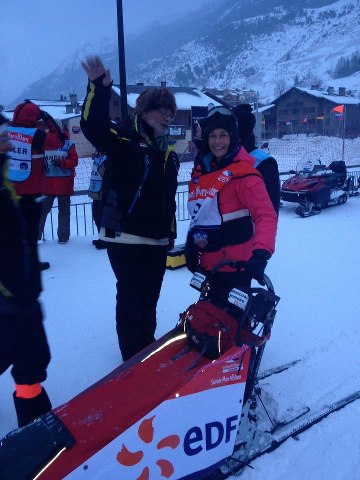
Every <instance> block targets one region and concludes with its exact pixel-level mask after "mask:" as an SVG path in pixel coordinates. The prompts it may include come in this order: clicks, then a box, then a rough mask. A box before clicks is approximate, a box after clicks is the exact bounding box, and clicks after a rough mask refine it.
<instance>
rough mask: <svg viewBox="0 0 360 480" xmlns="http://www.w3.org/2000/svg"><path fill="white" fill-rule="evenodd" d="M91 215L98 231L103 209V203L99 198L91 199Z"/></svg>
mask: <svg viewBox="0 0 360 480" xmlns="http://www.w3.org/2000/svg"><path fill="white" fill-rule="evenodd" d="M91 209H92V216H93V219H94V222H95V225H96V228H97V231H98V232H100V226H101V216H102V211H103V204H102V201H101V200H93V202H92V204H91Z"/></svg>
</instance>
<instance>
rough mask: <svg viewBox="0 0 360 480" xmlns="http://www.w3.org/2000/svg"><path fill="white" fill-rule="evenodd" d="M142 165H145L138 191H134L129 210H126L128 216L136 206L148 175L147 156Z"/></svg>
mask: <svg viewBox="0 0 360 480" xmlns="http://www.w3.org/2000/svg"><path fill="white" fill-rule="evenodd" d="M144 163H145V168H144V174H143V176H142V178H141V182H140V185H139V186H138V189H137V190H136V193H135V195H134V198H133V199H132V202H131V205H130V208H129V210H128V214H130V213H131V212H132V211H133V210H134V207H135V205H136V202H137V201H138V200H139V198H140V195H141V190H142V187H143V186H144V183H145V181H146V178H147V176H148V174H149V164H150V160H149V156H148V155H145V157H144Z"/></svg>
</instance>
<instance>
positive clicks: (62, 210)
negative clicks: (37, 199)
mask: <svg viewBox="0 0 360 480" xmlns="http://www.w3.org/2000/svg"><path fill="white" fill-rule="evenodd" d="M56 197H57V198H58V229H57V236H58V238H59V240H60V239H61V240H69V237H70V195H47V196H46V197H45V198H44V199H43V200H42V201H41V217H40V225H39V240H40V239H41V237H42V234H43V231H44V227H45V222H46V217H47V216H48V214H49V212H50V210H51V207H52V206H53V203H54V200H55V198H56Z"/></svg>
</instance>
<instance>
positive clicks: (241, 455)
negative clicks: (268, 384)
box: [204, 391, 360, 480]
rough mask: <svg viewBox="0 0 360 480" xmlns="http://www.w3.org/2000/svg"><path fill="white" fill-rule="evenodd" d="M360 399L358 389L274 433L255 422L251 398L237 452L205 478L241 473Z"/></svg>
mask: <svg viewBox="0 0 360 480" xmlns="http://www.w3.org/2000/svg"><path fill="white" fill-rule="evenodd" d="M359 399H360V391H356V392H354V393H352V394H350V395H347V396H346V397H343V398H341V399H340V400H337V401H336V402H333V403H331V404H329V405H327V406H325V407H323V408H322V409H320V410H318V411H315V412H312V411H311V410H310V409H309V411H308V415H301V417H300V418H295V419H293V420H290V421H289V422H286V423H285V424H283V425H277V426H276V427H275V428H274V429H273V433H270V432H269V431H265V430H260V429H259V425H258V424H256V422H255V421H254V422H252V419H256V412H255V411H254V409H252V405H251V401H249V402H248V403H247V404H246V405H245V406H244V408H243V412H242V421H241V423H240V426H239V430H238V436H237V439H236V442H235V447H234V452H233V454H232V455H231V457H229V458H228V459H227V460H226V462H225V463H224V464H223V465H222V466H221V467H220V468H219V469H218V471H217V472H215V473H213V474H210V475H209V476H208V477H205V478H204V480H225V479H227V478H229V477H230V476H232V475H234V474H237V475H239V474H240V473H241V472H242V471H243V470H244V469H245V468H246V467H250V463H251V462H252V461H253V460H255V459H256V458H258V457H260V456H261V455H264V454H265V453H270V452H272V451H273V450H275V449H277V448H278V447H280V446H281V445H282V444H283V443H284V442H285V441H286V440H288V439H289V438H295V439H296V438H297V435H299V434H300V433H302V432H304V431H305V430H307V429H309V428H311V427H312V426H314V425H315V424H316V423H318V422H320V421H321V420H323V419H324V418H326V417H327V416H328V415H330V414H332V413H334V412H337V411H338V410H340V409H342V408H344V407H345V406H346V405H349V404H350V403H352V402H354V401H355V400H359ZM246 418H247V419H248V420H246Z"/></svg>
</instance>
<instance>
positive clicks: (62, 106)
mask: <svg viewBox="0 0 360 480" xmlns="http://www.w3.org/2000/svg"><path fill="white" fill-rule="evenodd" d="M30 101H31V102H32V103H35V105H38V106H39V107H40V108H41V110H44V111H45V112H47V113H48V114H49V115H51V116H52V117H53V118H55V119H56V120H67V119H69V118H75V117H80V116H81V112H79V113H74V112H70V113H66V106H67V105H70V102H69V101H61V100H33V99H30ZM77 103H78V105H79V106H81V105H82V104H83V100H79V101H78V102H77ZM13 112H14V110H7V115H10V118H11V119H12V114H13Z"/></svg>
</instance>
